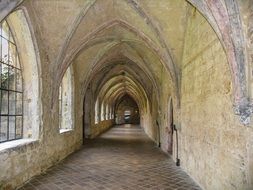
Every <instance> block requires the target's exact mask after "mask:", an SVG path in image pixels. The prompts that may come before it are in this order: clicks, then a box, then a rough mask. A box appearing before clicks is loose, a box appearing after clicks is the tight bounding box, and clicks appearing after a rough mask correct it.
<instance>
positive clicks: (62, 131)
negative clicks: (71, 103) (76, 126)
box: [60, 129, 73, 134]
mask: <svg viewBox="0 0 253 190" xmlns="http://www.w3.org/2000/svg"><path fill="white" fill-rule="evenodd" d="M71 131H73V129H60V134H63V133H67V132H71Z"/></svg>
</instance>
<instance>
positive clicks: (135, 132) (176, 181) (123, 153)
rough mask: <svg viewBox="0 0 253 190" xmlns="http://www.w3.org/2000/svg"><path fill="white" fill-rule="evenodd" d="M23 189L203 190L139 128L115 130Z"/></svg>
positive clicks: (117, 127)
mask: <svg viewBox="0 0 253 190" xmlns="http://www.w3.org/2000/svg"><path fill="white" fill-rule="evenodd" d="M21 189H25V190H28V189H40V190H43V189H50V190H54V189H61V190H63V189H66V190H70V189H74V190H85V189H87V190H93V189H94V190H96V189H97V190H104V189H106V190H108V189H110V190H113V189H115V190H120V189H121V190H136V189H138V190H142V189H143V190H145V189H152V190H155V189H159V190H162V189H164V190H165V189H168V190H176V189H177V190H200V187H198V186H197V185H196V184H195V182H194V181H193V180H192V179H191V178H190V177H189V176H188V175H187V174H186V173H185V172H184V171H182V170H181V168H180V167H177V166H176V165H175V162H174V161H173V160H172V159H171V158H170V157H169V156H168V155H166V154H164V153H163V152H162V151H161V150H160V149H159V148H157V147H156V145H155V144H154V143H153V142H152V141H151V140H150V139H149V138H148V137H147V136H146V135H145V133H144V132H143V130H142V129H141V128H140V127H139V126H134V125H132V126H131V127H129V126H128V127H125V126H124V125H123V126H115V127H114V128H112V129H110V130H109V131H108V132H106V133H104V134H103V135H101V136H100V137H98V138H96V139H94V140H87V142H86V144H85V145H84V146H83V148H82V149H81V150H80V151H78V152H76V153H74V154H72V155H70V156H69V157H67V158H66V159H65V160H63V161H62V162H61V163H59V164H57V165H56V166H54V167H52V168H50V169H49V170H48V171H47V172H46V173H43V174H42V175H39V176H36V177H35V178H33V179H32V180H31V181H30V182H29V183H27V184H26V185H25V186H23V187H22V188H21Z"/></svg>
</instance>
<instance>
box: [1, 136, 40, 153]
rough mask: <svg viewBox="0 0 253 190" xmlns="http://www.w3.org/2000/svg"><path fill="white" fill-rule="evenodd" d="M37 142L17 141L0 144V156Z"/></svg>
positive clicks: (29, 140)
mask: <svg viewBox="0 0 253 190" xmlns="http://www.w3.org/2000/svg"><path fill="white" fill-rule="evenodd" d="M36 142H38V140H36V139H19V140H13V141H9V142H4V143H1V144H0V154H1V153H4V152H6V151H10V150H17V149H19V148H22V147H24V146H26V145H29V144H33V143H36Z"/></svg>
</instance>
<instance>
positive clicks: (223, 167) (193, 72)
mask: <svg viewBox="0 0 253 190" xmlns="http://www.w3.org/2000/svg"><path fill="white" fill-rule="evenodd" d="M187 22H188V25H187V30H186V37H185V49H184V59H183V65H182V83H181V94H182V96H181V98H182V99H181V125H182V126H181V132H180V139H181V143H180V159H181V161H182V167H183V168H184V169H185V170H186V171H187V172H188V173H189V174H190V175H191V176H192V177H193V178H194V179H195V180H196V181H197V182H198V183H199V184H200V185H201V186H202V187H203V188H204V189H210V190H213V189H215V190H233V189H234V190H236V189H237V190H238V189H247V188H249V189H250V186H251V185H250V184H249V178H248V177H249V176H250V175H252V174H250V173H248V170H247V163H248V161H249V160H248V159H250V158H248V156H247V147H248V146H252V142H251V143H249V141H248V140H249V139H250V136H252V129H250V128H246V127H245V126H242V125H240V124H239V122H238V118H237V117H236V116H235V115H234V113H233V105H232V102H233V101H232V81H231V73H230V69H229V66H228V63H227V59H226V54H225V53H224V50H223V48H222V45H221V43H220V41H219V40H218V38H217V36H216V35H215V33H214V31H213V30H212V28H211V27H210V25H209V24H208V23H207V21H206V20H205V19H204V18H203V16H201V15H200V14H199V13H198V12H197V11H196V10H194V9H191V10H190V11H189V15H188V21H187Z"/></svg>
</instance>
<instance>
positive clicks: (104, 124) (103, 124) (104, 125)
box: [91, 119, 114, 138]
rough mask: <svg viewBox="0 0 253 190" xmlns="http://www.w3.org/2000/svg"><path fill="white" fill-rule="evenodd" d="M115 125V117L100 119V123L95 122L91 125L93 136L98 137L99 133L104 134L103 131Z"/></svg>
mask: <svg viewBox="0 0 253 190" xmlns="http://www.w3.org/2000/svg"><path fill="white" fill-rule="evenodd" d="M113 125H114V120H113V119H110V120H104V121H100V122H98V124H94V125H93V126H92V127H91V138H95V137H97V136H98V135H100V134H102V133H103V132H105V131H106V130H108V129H109V128H110V127H112V126H113Z"/></svg>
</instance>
